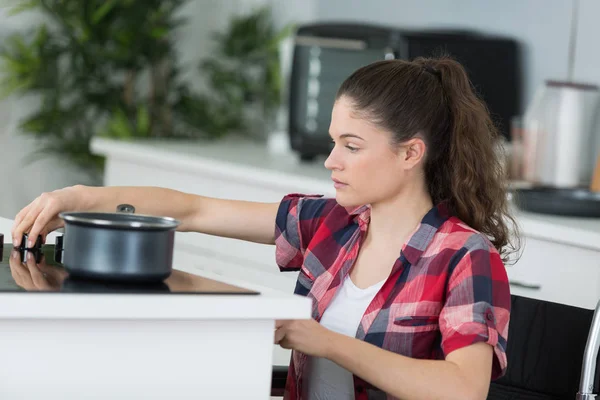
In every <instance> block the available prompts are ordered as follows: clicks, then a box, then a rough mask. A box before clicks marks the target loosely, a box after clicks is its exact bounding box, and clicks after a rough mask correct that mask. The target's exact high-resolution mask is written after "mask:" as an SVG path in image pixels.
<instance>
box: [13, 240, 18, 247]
mask: <svg viewBox="0 0 600 400" xmlns="http://www.w3.org/2000/svg"><path fill="white" fill-rule="evenodd" d="M13 247H19V241H18V240H17V239H14V240H13Z"/></svg>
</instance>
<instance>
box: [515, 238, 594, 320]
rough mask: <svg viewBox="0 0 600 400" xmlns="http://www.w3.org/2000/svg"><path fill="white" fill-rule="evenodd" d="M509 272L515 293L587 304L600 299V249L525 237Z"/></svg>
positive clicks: (586, 305)
mask: <svg viewBox="0 0 600 400" xmlns="http://www.w3.org/2000/svg"><path fill="white" fill-rule="evenodd" d="M523 242H524V243H523V244H524V248H523V249H524V251H523V253H522V255H521V258H520V259H519V260H518V262H517V263H516V264H515V265H512V266H508V267H507V272H508V276H509V280H510V282H511V292H512V293H513V294H517V295H521V296H526V297H533V298H537V299H542V300H548V301H553V302H557V303H563V304H569V305H574V306H579V307H585V308H595V306H596V303H597V302H598V300H599V299H600V251H594V250H589V249H585V248H580V247H576V246H569V245H565V244H563V243H557V242H552V241H549V240H540V239H536V238H535V237H530V236H529V237H528V236H526V237H524V240H523Z"/></svg>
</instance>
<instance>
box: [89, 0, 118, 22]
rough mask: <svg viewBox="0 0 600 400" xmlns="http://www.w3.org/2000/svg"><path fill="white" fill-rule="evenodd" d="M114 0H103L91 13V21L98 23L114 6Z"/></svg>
mask: <svg viewBox="0 0 600 400" xmlns="http://www.w3.org/2000/svg"><path fill="white" fill-rule="evenodd" d="M115 4H116V0H105V1H104V4H102V5H101V6H100V7H99V8H98V9H97V10H96V11H95V12H94V14H92V23H93V24H94V25H96V24H98V23H99V22H100V21H102V19H103V18H104V17H105V16H106V14H108V13H109V12H110V11H111V10H112V9H113V8H114V6H115Z"/></svg>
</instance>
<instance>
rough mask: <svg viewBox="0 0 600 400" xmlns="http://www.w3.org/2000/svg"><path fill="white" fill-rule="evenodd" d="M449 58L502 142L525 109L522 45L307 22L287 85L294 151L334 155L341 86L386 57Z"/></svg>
mask: <svg viewBox="0 0 600 400" xmlns="http://www.w3.org/2000/svg"><path fill="white" fill-rule="evenodd" d="M440 53H447V54H449V55H451V56H453V57H454V58H455V59H457V60H458V61H459V62H461V63H462V64H463V65H464V66H465V68H466V69H467V72H468V74H469V77H470V79H471V81H472V83H473V85H474V86H475V88H476V90H477V91H478V92H479V94H480V95H481V97H483V99H484V100H485V102H486V103H487V105H488V107H489V109H490V112H491V114H492V117H493V118H494V120H495V121H496V122H497V125H498V127H499V129H500V132H501V133H502V134H503V135H504V137H506V138H509V137H510V133H509V130H510V120H511V118H512V117H513V116H515V115H519V114H520V112H521V111H520V109H521V85H522V84H521V61H520V49H519V44H518V43H517V41H515V40H513V39H508V38H502V37H496V36H490V35H484V34H481V33H476V32H466V31H416V30H402V29H396V28H392V27H385V26H380V25H372V24H353V23H343V22H327V23H316V24H306V25H301V26H300V27H299V28H298V29H297V31H296V35H295V38H294V51H293V60H292V67H291V73H290V82H289V119H288V123H289V126H288V128H289V139H290V146H291V148H292V149H293V150H295V151H297V152H298V153H299V154H300V156H301V158H302V159H303V160H311V159H313V158H315V156H317V155H320V154H325V155H326V154H328V153H329V151H330V150H331V139H330V137H329V133H328V131H329V123H330V120H331V110H332V108H333V102H334V100H335V95H336V93H337V90H338V88H339V86H340V85H341V83H342V82H343V81H344V80H345V79H346V78H347V77H348V76H349V75H350V74H351V73H352V72H354V71H355V70H356V69H358V68H360V67H362V66H364V65H366V64H370V63H372V62H375V61H378V60H383V59H393V58H396V59H405V60H411V59H414V58H415V57H419V56H436V55H439V54H440Z"/></svg>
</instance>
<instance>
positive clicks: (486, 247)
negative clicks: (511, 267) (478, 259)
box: [434, 216, 500, 258]
mask: <svg viewBox="0 0 600 400" xmlns="http://www.w3.org/2000/svg"><path fill="white" fill-rule="evenodd" d="M438 233H439V234H438V235H436V238H434V241H437V243H436V245H437V247H438V248H444V249H451V250H455V251H456V252H457V253H462V254H467V253H474V252H486V253H489V255H490V256H491V257H494V258H495V257H498V258H499V257H500V254H499V252H498V250H497V249H496V247H495V246H494V244H493V243H492V242H491V240H490V239H489V238H488V237H487V236H486V235H485V234H484V233H482V232H479V231H478V230H476V229H474V228H473V227H471V226H469V225H467V224H466V223H465V222H463V221H462V220H460V219H459V218H458V217H454V216H453V217H450V218H448V219H447V220H446V221H445V222H444V223H443V224H442V226H441V227H440V228H439V230H438Z"/></svg>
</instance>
